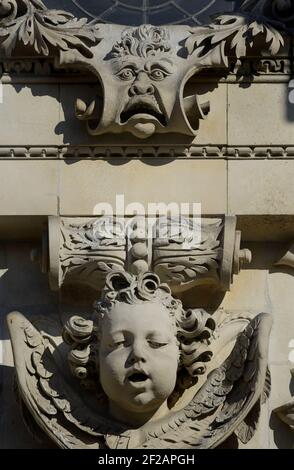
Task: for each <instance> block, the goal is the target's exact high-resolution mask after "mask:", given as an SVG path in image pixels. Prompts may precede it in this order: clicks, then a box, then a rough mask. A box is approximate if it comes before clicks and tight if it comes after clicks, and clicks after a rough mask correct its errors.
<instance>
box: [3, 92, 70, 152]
mask: <svg viewBox="0 0 294 470" xmlns="http://www.w3.org/2000/svg"><path fill="white" fill-rule="evenodd" d="M59 108H60V105H59V88H58V85H48V84H44V85H39V84H36V85H30V86H21V85H14V86H13V85H3V102H2V103H1V104H0V120H1V133H0V145H11V146H14V145H57V144H60V143H61V138H60V135H58V133H57V130H56V126H57V125H58V123H59Z"/></svg>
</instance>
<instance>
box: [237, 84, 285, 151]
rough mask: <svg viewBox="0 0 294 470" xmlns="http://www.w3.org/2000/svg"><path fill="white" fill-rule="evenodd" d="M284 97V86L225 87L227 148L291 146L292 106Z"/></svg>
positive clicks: (252, 85)
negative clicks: (226, 88) (226, 93)
mask: <svg viewBox="0 0 294 470" xmlns="http://www.w3.org/2000/svg"><path fill="white" fill-rule="evenodd" d="M288 94H289V89H288V84H287V83H256V84H251V85H250V86H249V87H248V88H241V87H239V86H238V85H229V86H228V129H229V131H228V144H229V145H247V146H248V145H287V144H293V143H294V133H293V120H294V105H293V104H290V103H289V100H288Z"/></svg>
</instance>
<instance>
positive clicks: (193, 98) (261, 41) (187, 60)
mask: <svg viewBox="0 0 294 470" xmlns="http://www.w3.org/2000/svg"><path fill="white" fill-rule="evenodd" d="M0 14H1V16H2V20H1V22H0V38H1V41H0V44H1V47H2V50H3V51H4V54H5V55H6V56H9V55H10V54H11V53H12V52H14V54H17V53H19V52H18V50H19V49H17V47H19V46H22V48H23V47H24V46H25V47H28V48H29V49H32V48H33V49H34V50H35V52H36V53H38V54H39V55H41V56H48V55H50V54H51V55H53V56H55V57H56V59H58V61H59V65H60V66H69V65H72V66H75V67H79V68H85V69H87V70H89V71H91V72H92V73H93V74H95V75H96V76H97V77H98V79H99V82H100V85H101V87H100V88H101V89H102V90H103V91H102V96H100V97H99V96H98V97H97V96H95V97H94V96H93V100H92V101H91V102H90V103H88V104H86V103H85V102H83V101H82V100H80V99H78V100H77V102H76V115H77V117H78V118H79V119H81V120H85V121H87V127H88V131H89V132H90V134H92V135H101V134H105V133H121V132H130V133H132V134H133V135H135V136H136V137H138V138H147V137H150V136H152V135H153V134H155V133H167V132H169V133H177V134H184V135H186V136H191V137H192V136H194V135H196V133H197V130H198V128H199V120H201V119H204V118H205V117H206V116H207V114H208V112H209V103H200V102H199V100H198V96H197V95H195V94H194V95H189V94H188V95H187V93H186V92H185V85H186V83H187V81H188V80H189V78H191V76H193V75H194V74H195V73H198V72H200V71H201V70H203V69H206V68H224V69H228V67H229V58H231V59H232V60H236V59H238V58H241V57H244V56H246V54H247V53H248V52H249V51H250V50H251V49H252V48H253V47H258V48H259V49H267V50H268V51H269V52H270V53H271V54H276V53H277V52H278V50H279V49H280V47H281V46H282V45H283V38H282V36H281V34H280V33H279V32H278V31H277V30H276V29H274V27H273V26H272V25H271V24H270V22H266V21H265V19H264V18H263V19H262V20H261V19H258V18H256V17H252V16H251V15H249V14H248V13H238V14H235V15H234V16H233V15H222V16H219V17H218V18H216V19H215V20H214V22H213V23H212V24H211V25H209V26H206V27H205V26H204V27H195V28H191V27H189V26H167V27H160V26H151V25H142V26H139V27H135V28H134V27H132V28H130V27H126V26H120V25H109V24H95V25H89V24H87V21H86V20H77V19H76V18H74V17H73V16H72V15H71V14H68V13H66V12H63V11H59V10H48V9H46V7H45V6H44V4H43V3H42V2H41V1H40V0H31V1H30V0H2V2H1V9H0ZM27 54H28V51H26V55H27ZM99 90H100V89H99ZM99 90H97V94H98V95H99V93H100V94H101V91H99ZM98 91H99V93H98Z"/></svg>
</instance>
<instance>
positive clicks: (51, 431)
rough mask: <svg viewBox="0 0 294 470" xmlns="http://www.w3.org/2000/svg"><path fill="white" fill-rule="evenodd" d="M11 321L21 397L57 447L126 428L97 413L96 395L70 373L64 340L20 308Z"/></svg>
mask: <svg viewBox="0 0 294 470" xmlns="http://www.w3.org/2000/svg"><path fill="white" fill-rule="evenodd" d="M7 321H8V327H9V332H10V336H11V342H12V348H13V355H14V362H15V369H16V374H17V382H18V387H19V392H20V395H21V398H22V400H23V401H24V403H25V405H26V407H27V408H28V410H29V411H30V413H31V414H32V416H33V417H34V419H35V420H36V422H37V424H38V425H39V426H40V427H41V428H42V429H43V430H44V431H45V433H46V434H47V435H49V437H50V438H51V439H52V440H53V441H54V442H55V443H56V444H57V445H58V446H59V447H62V448H89V447H90V448H91V447H94V448H98V447H99V445H100V444H99V442H100V443H101V442H102V441H103V439H102V438H103V435H104V434H107V433H108V432H109V431H110V430H111V432H112V433H113V434H115V433H116V432H117V433H118V434H119V433H120V432H121V431H122V430H121V429H118V428H117V429H116V426H115V423H113V422H111V423H110V422H108V420H107V418H104V417H103V416H101V414H100V415H99V414H98V413H97V403H98V400H97V402H96V401H95V398H96V399H97V397H94V401H93V396H91V394H90V393H87V391H86V390H85V391H84V390H83V393H81V390H78V388H77V389H76V385H75V382H74V381H73V380H72V379H71V377H70V376H69V375H68V376H67V373H66V370H67V367H66V366H65V358H64V356H65V352H64V351H62V348H63V347H64V344H63V345H62V344H61V345H56V344H54V343H53V341H51V339H50V336H49V335H48V336H46V334H44V333H43V332H40V331H38V330H37V329H36V328H35V327H34V326H33V325H32V324H31V323H30V322H29V321H28V320H27V319H26V318H25V317H24V316H23V315H22V314H20V313H18V312H12V313H10V314H9V315H8V319H7ZM59 330H60V327H59ZM92 395H93V394H92ZM95 407H96V409H95ZM100 412H101V410H100Z"/></svg>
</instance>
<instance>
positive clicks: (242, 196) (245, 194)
mask: <svg viewBox="0 0 294 470" xmlns="http://www.w3.org/2000/svg"><path fill="white" fill-rule="evenodd" d="M293 178H294V161H292V160H283V161H271V160H261V161H239V162H233V161H229V162H228V212H229V214H230V215H238V214H240V215H243V214H244V215H246V214H248V215H255V214H259V215H266V214H267V215H269V214H273V215H279V214H281V215H282V214H292V213H293V206H294V186H293V185H292V184H291V183H290V181H292V179H293Z"/></svg>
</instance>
